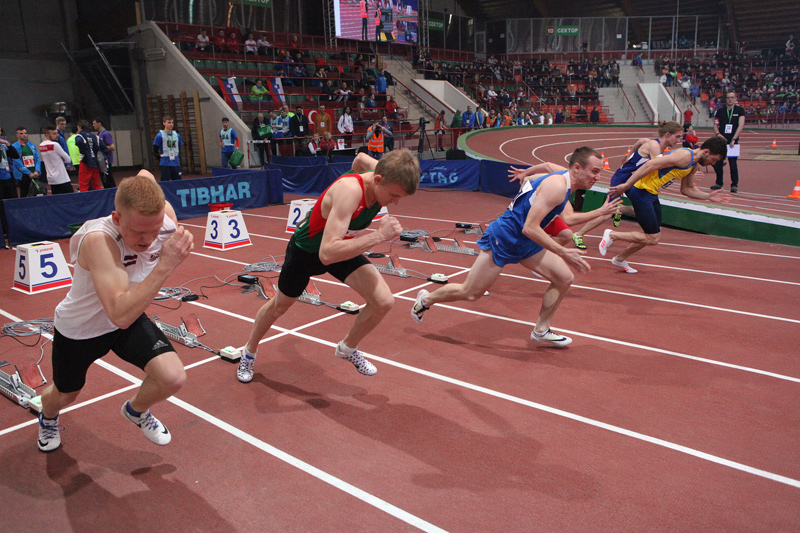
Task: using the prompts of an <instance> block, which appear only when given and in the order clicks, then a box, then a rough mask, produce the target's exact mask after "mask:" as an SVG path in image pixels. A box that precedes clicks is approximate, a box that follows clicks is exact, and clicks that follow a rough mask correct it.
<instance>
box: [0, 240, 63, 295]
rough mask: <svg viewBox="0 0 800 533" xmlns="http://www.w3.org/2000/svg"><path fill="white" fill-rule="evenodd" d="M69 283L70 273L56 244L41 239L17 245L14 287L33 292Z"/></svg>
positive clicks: (28, 292) (57, 287) (58, 287)
mask: <svg viewBox="0 0 800 533" xmlns="http://www.w3.org/2000/svg"><path fill="white" fill-rule="evenodd" d="M70 285H72V274H71V273H70V271H69V267H67V262H66V261H65V260H64V254H62V253H61V247H60V246H59V245H58V244H56V243H53V242H47V241H43V242H34V243H31V244H21V245H19V246H17V260H16V262H15V263H14V287H13V288H14V289H16V290H18V291H21V292H24V293H26V294H35V293H38V292H44V291H51V290H53V289H60V288H61V287H69V286H70Z"/></svg>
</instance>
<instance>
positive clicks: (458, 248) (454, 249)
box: [438, 237, 478, 255]
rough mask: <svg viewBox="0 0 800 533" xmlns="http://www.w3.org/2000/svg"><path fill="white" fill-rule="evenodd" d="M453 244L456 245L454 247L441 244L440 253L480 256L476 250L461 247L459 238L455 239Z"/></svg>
mask: <svg viewBox="0 0 800 533" xmlns="http://www.w3.org/2000/svg"><path fill="white" fill-rule="evenodd" d="M453 242H454V243H455V244H453V245H449V244H441V243H439V247H438V248H439V251H442V252H450V253H453V254H464V255H478V252H477V251H475V250H474V249H472V248H466V247H464V246H461V243H460V242H458V239H457V238H455V237H453Z"/></svg>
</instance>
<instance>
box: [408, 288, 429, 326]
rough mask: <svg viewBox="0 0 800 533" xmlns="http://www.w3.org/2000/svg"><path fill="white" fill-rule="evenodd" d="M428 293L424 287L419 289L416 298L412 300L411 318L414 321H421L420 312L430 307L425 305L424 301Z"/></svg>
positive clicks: (418, 322)
mask: <svg viewBox="0 0 800 533" xmlns="http://www.w3.org/2000/svg"><path fill="white" fill-rule="evenodd" d="M427 295H428V291H426V290H425V289H422V290H420V291H419V292H418V293H417V300H416V301H415V302H414V306H413V307H412V308H411V318H413V319H414V322H416V323H417V324H420V323H421V322H422V313H424V312H425V311H427V310H428V309H430V307H428V306H426V305H425V304H424V303H422V302H424V301H425V297H426V296H427Z"/></svg>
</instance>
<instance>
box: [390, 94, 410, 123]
mask: <svg viewBox="0 0 800 533" xmlns="http://www.w3.org/2000/svg"><path fill="white" fill-rule="evenodd" d="M397 109H398V108H397V102H395V101H394V96H392V95H389V96H387V97H386V114H387V115H388V117H389V118H391V119H393V120H400V119H402V118H404V116H405V115H403V113H401V112H399V111H398V110H397Z"/></svg>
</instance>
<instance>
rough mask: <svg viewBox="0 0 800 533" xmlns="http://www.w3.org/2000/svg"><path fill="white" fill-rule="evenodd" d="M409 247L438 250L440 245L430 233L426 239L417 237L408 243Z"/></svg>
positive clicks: (431, 250)
mask: <svg viewBox="0 0 800 533" xmlns="http://www.w3.org/2000/svg"><path fill="white" fill-rule="evenodd" d="M406 247H408V248H421V249H422V251H423V252H438V251H439V247H438V246H437V245H436V243H435V242H434V241H433V237H431V236H430V235H428V236H427V237H425V238H424V239H417V241H416V242H410V243H408V244H406Z"/></svg>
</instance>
